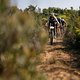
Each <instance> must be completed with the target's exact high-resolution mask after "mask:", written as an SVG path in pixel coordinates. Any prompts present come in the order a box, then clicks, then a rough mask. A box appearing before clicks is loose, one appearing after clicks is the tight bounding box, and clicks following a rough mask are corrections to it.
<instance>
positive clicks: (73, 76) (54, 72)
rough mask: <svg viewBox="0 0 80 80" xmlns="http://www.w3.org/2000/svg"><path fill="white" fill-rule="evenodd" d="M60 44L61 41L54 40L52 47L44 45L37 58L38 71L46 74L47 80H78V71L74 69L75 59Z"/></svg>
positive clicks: (79, 79) (79, 73) (79, 78)
mask: <svg viewBox="0 0 80 80" xmlns="http://www.w3.org/2000/svg"><path fill="white" fill-rule="evenodd" d="M62 43H63V41H62V40H56V42H55V43H54V44H53V45H52V46H51V45H46V47H45V50H44V52H43V53H42V54H41V55H40V56H39V57H40V64H39V65H38V66H37V68H38V71H41V72H43V73H44V74H46V76H47V80H80V71H79V69H77V68H76V66H77V59H76V57H75V56H73V54H72V53H71V52H69V51H67V50H66V49H65V47H64V46H63V44H62Z"/></svg>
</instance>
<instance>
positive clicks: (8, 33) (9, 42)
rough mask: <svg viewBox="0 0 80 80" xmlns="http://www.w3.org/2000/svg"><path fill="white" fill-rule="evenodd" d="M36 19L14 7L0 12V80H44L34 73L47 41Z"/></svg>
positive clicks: (27, 12)
mask: <svg viewBox="0 0 80 80" xmlns="http://www.w3.org/2000/svg"><path fill="white" fill-rule="evenodd" d="M4 6H5V4H4ZM5 9H6V8H5ZM40 18H41V17H40V15H39V14H37V13H36V12H34V11H21V10H19V9H18V8H16V7H12V8H9V9H8V11H7V12H6V11H4V12H1V13H0V80H45V78H44V77H43V75H41V74H40V73H38V72H37V70H36V64H37V63H38V59H36V57H37V55H38V54H39V53H40V52H41V51H42V49H43V48H44V46H45V43H46V41H47V36H46V32H45V30H44V29H43V28H42V24H41V21H40Z"/></svg>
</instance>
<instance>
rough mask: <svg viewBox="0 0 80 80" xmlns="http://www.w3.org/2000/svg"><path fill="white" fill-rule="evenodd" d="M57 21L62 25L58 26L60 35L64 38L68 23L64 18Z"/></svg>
mask: <svg viewBox="0 0 80 80" xmlns="http://www.w3.org/2000/svg"><path fill="white" fill-rule="evenodd" d="M57 20H58V21H59V23H60V25H59V26H58V31H59V35H60V36H63V34H64V27H65V25H66V21H65V20H64V19H62V18H57Z"/></svg>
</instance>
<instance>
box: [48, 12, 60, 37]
mask: <svg viewBox="0 0 80 80" xmlns="http://www.w3.org/2000/svg"><path fill="white" fill-rule="evenodd" d="M58 24H59V22H58V20H57V18H56V16H55V14H54V13H51V15H50V17H49V23H48V28H49V29H50V26H53V27H54V37H56V27H57V26H56V25H58ZM49 35H50V33H49Z"/></svg>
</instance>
